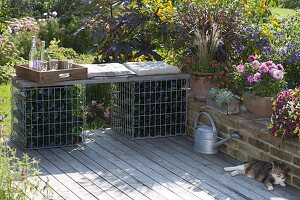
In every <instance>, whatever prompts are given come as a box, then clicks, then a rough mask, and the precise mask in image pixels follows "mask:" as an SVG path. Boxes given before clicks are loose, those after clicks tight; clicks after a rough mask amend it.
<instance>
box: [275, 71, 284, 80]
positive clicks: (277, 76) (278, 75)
mask: <svg viewBox="0 0 300 200" xmlns="http://www.w3.org/2000/svg"><path fill="white" fill-rule="evenodd" d="M283 74H284V73H283V71H281V70H278V69H275V70H274V72H273V78H274V79H275V80H277V81H280V80H282V79H283Z"/></svg>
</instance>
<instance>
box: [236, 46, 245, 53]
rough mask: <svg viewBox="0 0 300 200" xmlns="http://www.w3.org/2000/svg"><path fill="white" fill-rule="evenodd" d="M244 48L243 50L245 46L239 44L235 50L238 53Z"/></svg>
mask: <svg viewBox="0 0 300 200" xmlns="http://www.w3.org/2000/svg"><path fill="white" fill-rule="evenodd" d="M244 50H245V47H244V46H243V45H240V46H239V47H238V48H237V52H238V53H242V52H243V51H244Z"/></svg>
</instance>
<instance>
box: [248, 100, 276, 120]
mask: <svg viewBox="0 0 300 200" xmlns="http://www.w3.org/2000/svg"><path fill="white" fill-rule="evenodd" d="M244 103H245V107H246V109H247V110H248V111H249V112H251V113H253V114H255V115H257V116H259V117H264V118H269V117H271V116H272V97H258V96H247V97H245V99H244Z"/></svg>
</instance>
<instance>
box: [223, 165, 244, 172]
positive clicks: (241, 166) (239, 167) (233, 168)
mask: <svg viewBox="0 0 300 200" xmlns="http://www.w3.org/2000/svg"><path fill="white" fill-rule="evenodd" d="M224 170H225V171H226V172H231V171H235V170H238V171H241V170H245V167H244V165H237V166H234V167H224Z"/></svg>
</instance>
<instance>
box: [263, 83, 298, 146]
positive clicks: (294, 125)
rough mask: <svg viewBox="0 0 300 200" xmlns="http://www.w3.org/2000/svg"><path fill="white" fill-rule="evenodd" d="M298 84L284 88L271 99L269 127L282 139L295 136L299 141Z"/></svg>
mask: <svg viewBox="0 0 300 200" xmlns="http://www.w3.org/2000/svg"><path fill="white" fill-rule="evenodd" d="M299 113H300V86H298V87H296V88H295V89H289V90H284V91H282V92H280V93H278V94H277V96H276V98H275V99H274V101H273V113H272V117H271V123H270V125H269V129H271V131H272V134H273V135H274V136H277V137H281V138H282V139H286V138H297V139H298V140H299V141H300V114H299Z"/></svg>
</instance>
